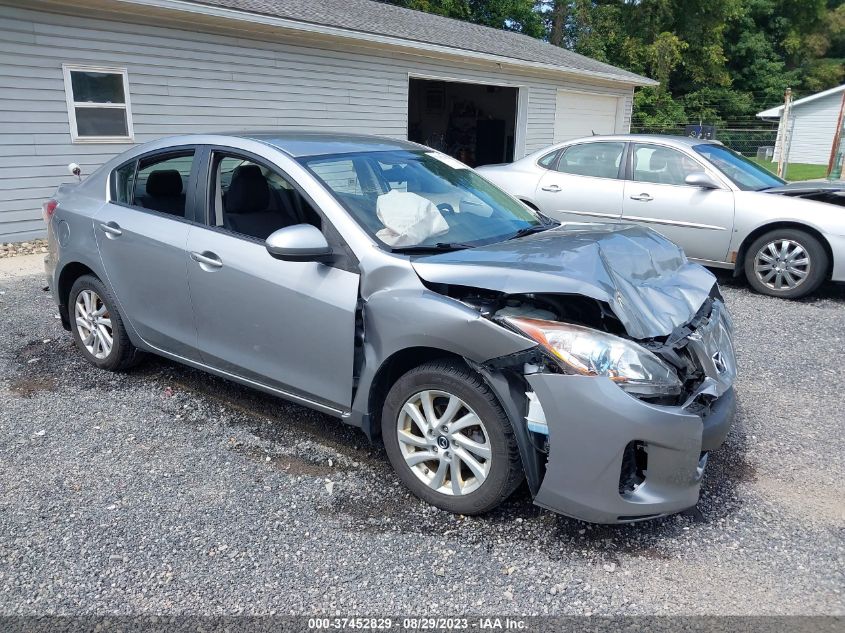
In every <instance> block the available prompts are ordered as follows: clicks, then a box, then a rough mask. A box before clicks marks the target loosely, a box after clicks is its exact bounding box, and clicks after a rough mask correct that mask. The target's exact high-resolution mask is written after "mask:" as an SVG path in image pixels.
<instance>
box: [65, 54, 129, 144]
mask: <svg viewBox="0 0 845 633" xmlns="http://www.w3.org/2000/svg"><path fill="white" fill-rule="evenodd" d="M72 72H95V73H104V74H109V75H120V76H121V77H122V78H123V100H124V103H93V102H90V101H74V95H73V83H72V81H71V76H70V74H71V73H72ZM62 73H63V75H64V80H65V98H66V100H67V115H68V121H69V122H70V138H71V141H72V142H73V143H127V142H134V141H135V131H134V129H133V128H132V106H131V105H130V104H129V73H128V72H127V70H126V68H118V67H109V66H78V65H76V64H62ZM76 108H114V109H117V110H125V111H126V131H127V132H128V135H127V136H79V131H78V129H77V127H76Z"/></svg>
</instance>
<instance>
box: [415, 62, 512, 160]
mask: <svg viewBox="0 0 845 633" xmlns="http://www.w3.org/2000/svg"><path fill="white" fill-rule="evenodd" d="M518 95H519V89H518V88H509V87H506V86H488V85H482V84H470V83H461V82H454V81H434V80H429V79H414V78H413V77H412V78H411V79H410V80H409V82H408V140H411V141H414V142H417V143H422V144H423V145H428V146H429V147H432V148H434V149H436V150H439V151H441V152H443V153H444V154H449V155H450V156H454V157H455V158H457V159H458V160H459V161H461V162H462V163H466V164H467V165H470V166H471V167H477V166H478V165H489V164H491V163H509V162H511V161H512V160H513V155H514V144H515V138H516V111H517V99H518Z"/></svg>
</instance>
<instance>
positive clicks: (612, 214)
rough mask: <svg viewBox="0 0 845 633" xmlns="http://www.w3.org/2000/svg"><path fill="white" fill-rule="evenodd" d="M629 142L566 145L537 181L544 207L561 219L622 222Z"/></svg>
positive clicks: (553, 215) (536, 194) (542, 209)
mask: <svg viewBox="0 0 845 633" xmlns="http://www.w3.org/2000/svg"><path fill="white" fill-rule="evenodd" d="M624 151H625V143H623V142H620V141H596V142H590V143H579V144H577V145H571V146H569V147H566V148H564V150H563V153H562V154H561V156H560V157H559V158H558V159H557V161H556V163H554V164H552V165H551V169H549V170H548V171H546V172H545V173H544V174H543V176H542V177H541V178H540V181H539V183H538V184H537V191H536V192H535V194H534V199H535V200H536V201H537V204H538V205H539V207H540V210H541V211H542V212H543V213H545V214H546V215H548V216H549V217H552V218H554V219H556V220H560V221H561V222H618V221H619V218H620V216H621V215H622V196H623V193H624V188H625V184H624V182H623V180H622V179H621V178H620V169H621V163H622V157H623V155H624Z"/></svg>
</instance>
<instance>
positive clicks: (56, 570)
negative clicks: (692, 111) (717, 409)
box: [0, 276, 845, 615]
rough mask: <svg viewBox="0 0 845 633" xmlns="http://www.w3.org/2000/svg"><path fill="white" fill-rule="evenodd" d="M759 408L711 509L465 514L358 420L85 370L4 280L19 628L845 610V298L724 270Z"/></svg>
mask: <svg viewBox="0 0 845 633" xmlns="http://www.w3.org/2000/svg"><path fill="white" fill-rule="evenodd" d="M724 281H725V283H726V288H725V294H726V296H727V299H728V302H729V305H730V307H731V309H732V311H733V314H734V318H735V323H736V329H737V336H736V342H737V348H738V356H739V361H740V368H741V372H742V373H741V377H740V380H739V384H738V393H739V400H740V415H739V419H738V422H737V424H736V426H735V427H734V429H733V431H732V432H731V435H730V437H729V438H728V441H727V444H726V445H725V446H724V447H723V448H722V450H720V451H719V452H717V453H715V454H713V455H712V456H711V459H710V464H709V466H708V473H707V476H706V478H705V483H704V487H703V494H702V499H701V502H700V503H699V505H698V508H697V509H696V510H694V511H691V512H689V513H686V514H685V515H681V516H674V517H670V518H667V519H663V520H658V521H653V522H650V523H645V524H637V525H628V526H616V527H606V526H590V525H587V524H584V523H580V522H578V521H574V520H571V519H567V518H564V517H560V516H556V515H554V514H551V513H549V512H546V511H543V510H540V509H538V508H537V507H535V506H533V505H532V504H531V502H530V499H529V497H528V494H527V492H526V491H525V490H524V489H521V490H519V491H517V493H516V494H515V495H514V496H513V497H512V498H511V499H510V500H509V501H508V502H507V503H506V504H505V505H504V506H503V507H502V508H500V509H499V510H497V511H495V512H493V513H492V514H490V515H488V516H484V517H476V518H460V517H455V516H451V515H449V514H446V513H444V512H441V511H439V510H436V509H433V508H431V507H427V506H425V505H423V504H422V503H421V502H419V501H417V500H416V499H415V498H413V497H411V496H410V495H409V494H408V493H407V492H406V491H405V490H404V489H403V488H401V487H400V486H399V485H398V484H397V482H396V478H395V477H394V476H393V474H392V472H391V470H390V468H389V466H388V465H387V463H386V459H385V455H384V453H383V451H382V450H380V449H379V448H376V447H372V446H369V445H368V444H367V442H366V440H365V438H364V437H363V435H361V434H360V433H359V432H357V431H355V430H353V429H349V428H346V427H344V426H343V425H342V424H340V423H339V422H338V421H336V420H334V419H332V418H329V417H326V416H323V415H321V414H318V413H314V412H311V411H309V410H306V409H303V408H301V407H298V406H295V405H291V404H287V403H285V402H283V401H280V400H276V399H274V398H272V397H269V396H265V395H263V394H260V393H257V392H254V391H251V390H249V389H246V388H241V387H239V386H237V385H233V384H230V383H227V382H224V381H221V380H218V379H215V378H212V377H209V376H207V375H204V374H202V373H200V372H197V371H194V370H191V369H187V368H184V367H181V366H178V365H176V364H172V363H169V362H166V361H163V360H157V359H150V360H148V362H146V363H145V364H144V365H143V366H142V367H139V368H138V369H136V370H134V371H133V372H131V373H128V374H116V375H115V374H108V373H105V372H100V371H97V370H95V369H94V368H92V367H90V366H89V365H87V364H86V363H85V362H83V360H82V358H81V356H80V355H79V354H78V353H76V351H75V350H74V348H73V346H72V343H71V339H70V336H69V335H68V334H67V333H66V332H64V331H63V330H62V329H61V327H60V325H59V321H58V320H57V319H58V317H57V316H54V315H55V308H54V306H53V304H52V302H51V299H50V297H49V295H48V294H47V293H44V292H42V291H41V290H40V288H39V286H40V284H39V279H38V278H37V277H35V276H30V277H23V278H16V279H0V293H2V294H0V322H2V323H3V327H2V328H0V400H2V402H3V406H2V410H0V613H2V614H80V613H88V614H90V613H99V614H104V613H114V614H139V613H159V614H215V615H219V614H241V613H244V614H254V613H278V614H316V613H321V614H334V613H338V614H342V615H349V614H353V613H360V614H393V615H402V614H409V613H415V614H433V615H444V614H453V615H454V614H467V615H475V614H538V615H543V614H626V615H632V614H670V613H671V614H676V613H679V614H704V613H708V614H840V615H841V614H845V601H844V600H843V594H842V592H843V587H845V578H843V569H845V546H844V541H843V525H845V522H843V518H845V516H843V513H844V509H845V498H843V492H842V481H843V479H845V457H844V456H845V450H843V448H845V443H843V413H842V412H843V410H845V378H843V373H842V370H841V364H842V352H843V348H845V289H843V288H842V287H829V288H827V289H825V290H824V291H823V292H822V293H821V296H819V297H817V298H815V299H813V300H808V301H804V302H787V301H780V300H777V299H770V298H766V297H761V296H757V295H753V294H751V293H750V292H749V291H748V290H747V289H746V288H745V287H744V286H742V285H737V284H735V283H734V282H733V281H732V280H729V279H725V280H724Z"/></svg>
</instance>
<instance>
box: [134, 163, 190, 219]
mask: <svg viewBox="0 0 845 633" xmlns="http://www.w3.org/2000/svg"><path fill="white" fill-rule="evenodd" d="M145 192H146V193H145V194H144V195H142V196H141V199H140V200H138V202H139V203H140V204H141V206H143V207H144V208H146V209H153V210H155V211H161V212H163V213H170V214H172V215H179V216H183V217H184V215H185V194H184V193H182V175H181V174H180V173H179V172H178V171H177V170H176V169H157V170H155V171H152V172H150V175H149V176H147V184H146V187H145Z"/></svg>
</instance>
